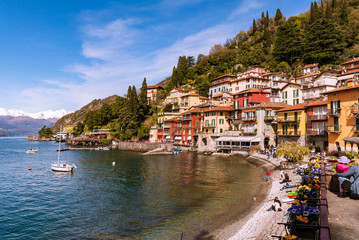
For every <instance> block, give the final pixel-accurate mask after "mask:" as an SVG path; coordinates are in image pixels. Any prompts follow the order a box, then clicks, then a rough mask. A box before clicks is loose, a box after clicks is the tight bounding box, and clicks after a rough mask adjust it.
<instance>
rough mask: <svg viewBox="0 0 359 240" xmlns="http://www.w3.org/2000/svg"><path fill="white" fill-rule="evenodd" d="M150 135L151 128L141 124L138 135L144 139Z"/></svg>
mask: <svg viewBox="0 0 359 240" xmlns="http://www.w3.org/2000/svg"><path fill="white" fill-rule="evenodd" d="M149 136H150V128H149V127H147V126H144V125H143V124H142V125H141V127H140V129H139V130H138V133H137V137H138V138H139V139H140V140H142V139H147V138H148V137H149Z"/></svg>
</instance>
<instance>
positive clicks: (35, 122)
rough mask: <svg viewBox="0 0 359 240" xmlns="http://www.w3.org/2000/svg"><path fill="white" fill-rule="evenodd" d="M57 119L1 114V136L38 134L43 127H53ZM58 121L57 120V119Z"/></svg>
mask: <svg viewBox="0 0 359 240" xmlns="http://www.w3.org/2000/svg"><path fill="white" fill-rule="evenodd" d="M54 121H55V119H51V121H50V120H47V119H35V118H31V117H27V116H20V117H12V116H0V136H27V135H37V133H38V131H39V130H40V129H41V128H42V127H43V126H46V127H52V125H54ZM55 122H56V121H55Z"/></svg>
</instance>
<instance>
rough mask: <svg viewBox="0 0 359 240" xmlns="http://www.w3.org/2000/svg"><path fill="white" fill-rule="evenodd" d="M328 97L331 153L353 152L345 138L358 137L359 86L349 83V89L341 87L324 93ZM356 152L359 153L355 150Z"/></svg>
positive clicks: (351, 81)
mask: <svg viewBox="0 0 359 240" xmlns="http://www.w3.org/2000/svg"><path fill="white" fill-rule="evenodd" d="M323 94H325V95H327V96H328V104H327V108H328V112H327V115H328V143H329V151H333V150H339V147H340V148H341V150H342V151H344V150H352V149H353V148H352V147H350V148H348V147H349V146H346V145H345V143H344V140H343V139H344V138H349V137H356V136H357V134H358V132H359V111H358V110H359V109H358V103H359V84H357V83H355V82H354V81H353V80H350V81H348V86H347V87H340V88H337V89H334V90H331V91H328V92H325V93H323ZM354 151H358V149H357V148H354Z"/></svg>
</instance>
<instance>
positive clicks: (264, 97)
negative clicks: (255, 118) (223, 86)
mask: <svg viewBox="0 0 359 240" xmlns="http://www.w3.org/2000/svg"><path fill="white" fill-rule="evenodd" d="M233 101H234V116H233V117H234V122H233V125H234V130H239V129H238V125H239V123H240V121H241V118H242V108H243V107H247V106H249V105H250V103H260V102H270V92H268V91H266V90H263V89H249V90H245V91H242V92H239V93H235V94H233Z"/></svg>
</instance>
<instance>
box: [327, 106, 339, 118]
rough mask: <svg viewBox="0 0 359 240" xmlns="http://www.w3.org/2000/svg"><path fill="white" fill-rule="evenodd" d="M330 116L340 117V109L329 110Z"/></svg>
mask: <svg viewBox="0 0 359 240" xmlns="http://www.w3.org/2000/svg"><path fill="white" fill-rule="evenodd" d="M328 115H329V116H340V108H335V109H328Z"/></svg>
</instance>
